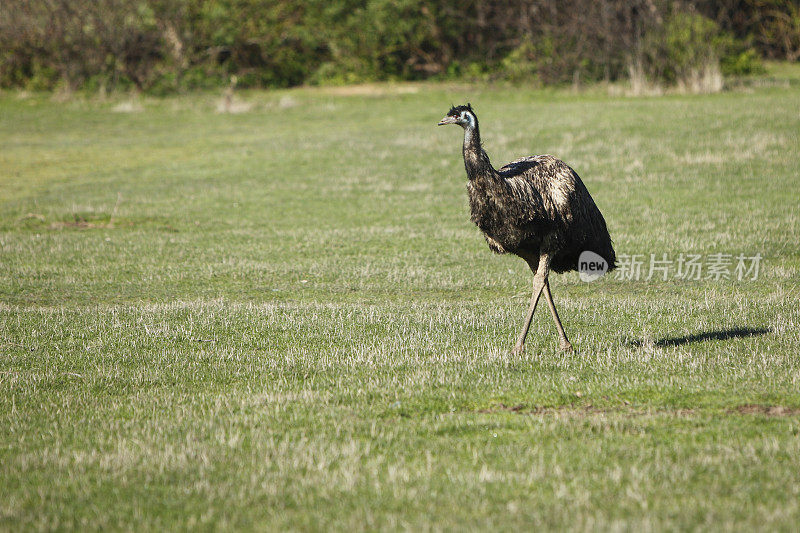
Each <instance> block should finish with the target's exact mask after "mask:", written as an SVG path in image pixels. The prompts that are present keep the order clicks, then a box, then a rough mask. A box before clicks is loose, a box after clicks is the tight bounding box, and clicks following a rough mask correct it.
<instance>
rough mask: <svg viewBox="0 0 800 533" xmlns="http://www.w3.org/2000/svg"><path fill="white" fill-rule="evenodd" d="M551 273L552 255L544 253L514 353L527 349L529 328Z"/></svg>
mask: <svg viewBox="0 0 800 533" xmlns="http://www.w3.org/2000/svg"><path fill="white" fill-rule="evenodd" d="M549 273H550V256H549V255H547V254H542V256H541V257H540V258H539V264H538V266H537V267H536V273H535V274H534V275H533V294H532V295H531V305H530V307H528V316H527V317H525V324H524V325H523V326H522V331H521V332H520V334H519V338H518V339H517V344H516V345H514V349H513V350H511V353H513V354H521V353H522V352H524V351H525V337H527V336H528V330H529V329H530V327H531V321H532V320H533V313H534V312H535V311H536V304H537V303H539V296H541V295H542V289H544V287H545V283H546V282H547V275H548V274H549Z"/></svg>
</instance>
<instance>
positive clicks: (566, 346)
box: [558, 340, 575, 352]
mask: <svg viewBox="0 0 800 533" xmlns="http://www.w3.org/2000/svg"><path fill="white" fill-rule="evenodd" d="M558 347H559V348H561V351H562V352H573V351H575V350H574V349H573V348H572V344H570V342H569V341H568V340H562V341H561V342H560V343H559V346H558Z"/></svg>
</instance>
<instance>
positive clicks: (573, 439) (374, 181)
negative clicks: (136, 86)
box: [0, 67, 800, 531]
mask: <svg viewBox="0 0 800 533" xmlns="http://www.w3.org/2000/svg"><path fill="white" fill-rule="evenodd" d="M796 70H797V69H788V68H787V67H783V70H782V71H781V75H782V76H784V77H785V78H786V79H785V80H784V81H781V80H777V81H775V80H773V81H770V82H764V83H754V84H752V85H749V86H746V87H740V88H737V89H735V90H733V91H729V92H725V93H722V94H717V95H667V96H661V97H647V98H629V97H625V96H608V95H607V94H606V93H605V92H602V91H601V90H599V89H597V90H590V91H587V92H584V93H581V94H574V93H572V92H569V91H534V90H527V89H522V88H513V87H467V86H440V85H411V86H405V85H403V86H376V87H366V88H363V87H362V88H354V89H352V88H351V89H301V90H294V91H283V92H254V93H243V94H241V95H239V99H240V101H239V102H238V104H237V105H238V110H240V111H243V112H241V113H236V114H230V113H219V112H217V110H216V107H217V105H218V102H217V100H218V98H217V97H216V96H215V95H194V96H183V97H175V98H167V99H147V98H142V99H140V100H137V101H134V102H133V103H131V102H126V101H124V100H123V99H122V98H121V97H120V98H116V99H112V100H107V101H100V100H94V99H91V98H89V99H87V98H80V97H77V98H73V99H71V100H68V101H66V102H57V101H54V100H53V99H51V98H49V97H47V96H42V95H21V94H16V93H5V94H0V146H1V147H2V148H0V265H1V266H2V269H0V487H2V488H0V492H1V493H2V497H0V529H2V530H9V531H11V530H13V531H17V530H50V529H79V530H109V529H111V530H117V529H121V530H137V531H138V530H162V529H165V528H169V529H195V528H201V529H212V528H214V529H217V528H237V529H268V530H284V529H293V530H294V529H299V530H331V529H336V530H359V531H360V530H376V529H390V530H412V531H427V530H461V529H464V528H472V529H485V530H489V529H500V530H510V529H522V530H531V529H533V528H548V529H572V530H587V531H594V530H635V531H640V530H674V529H679V530H685V529H689V530H691V529H701V530H731V529H733V530H741V531H752V530H769V531H781V530H783V531H793V530H796V527H797V524H798V523H800V355H799V354H800V331H798V326H800V250H798V241H800V205H799V204H798V196H799V195H800V159H799V158H798V154H799V153H800V140H799V139H798V131H800V91H799V90H798V87H800V85H799V84H798V76H797V72H796ZM466 100H469V101H471V102H472V104H473V106H474V107H475V108H476V110H477V113H478V115H479V117H480V119H481V126H482V137H483V140H484V143H485V146H486V149H487V151H488V153H489V155H490V156H491V157H492V160H493V162H494V163H495V166H499V165H500V164H502V163H505V162H507V161H509V160H511V159H514V158H516V157H519V156H523V155H529V154H536V153H552V154H554V155H556V156H558V157H561V158H562V159H564V160H566V161H567V162H568V163H569V164H570V165H571V166H573V167H574V168H575V169H576V170H577V172H578V173H579V174H580V175H581V176H582V178H583V180H584V182H585V183H586V185H587V187H588V189H589V190H590V192H591V193H592V195H593V197H594V198H595V200H596V202H597V204H598V205H599V207H600V208H601V210H602V211H603V213H604V214H605V217H606V220H607V222H608V225H609V229H610V231H611V234H612V237H613V238H614V240H615V245H616V248H617V252H618V254H625V255H640V256H642V258H643V260H644V267H643V275H642V277H641V278H640V279H639V280H636V279H616V277H615V276H613V275H612V276H607V278H606V279H603V280H602V281H598V282H595V283H583V282H581V281H580V280H579V279H578V276H577V274H575V273H573V274H569V275H564V276H557V277H555V279H554V280H553V291H554V296H555V299H556V301H557V304H558V305H559V308H560V312H561V315H562V319H563V320H564V323H565V327H566V330H567V333H568V335H570V338H571V340H572V342H573V344H574V345H575V347H576V349H577V350H576V352H575V353H572V354H562V353H560V352H559V351H558V350H557V346H558V343H557V337H556V332H555V328H554V326H553V324H552V321H551V319H550V317H549V316H548V315H547V313H546V311H547V309H546V307H545V308H543V309H540V310H539V313H538V314H537V316H536V317H535V319H534V325H533V327H532V330H531V334H530V335H529V337H528V343H527V353H526V354H524V355H522V356H512V355H509V350H510V348H511V347H512V345H513V342H514V340H515V335H516V333H517V332H518V328H519V327H520V325H521V322H522V319H523V315H524V311H525V307H526V305H527V300H528V298H529V290H530V285H531V281H532V276H531V274H530V272H529V271H526V268H527V267H526V266H525V265H524V263H523V262H522V261H521V260H519V259H517V258H514V257H507V256H502V257H501V256H495V255H493V254H492V253H491V252H490V251H489V250H488V248H487V246H486V244H485V243H484V241H483V239H482V237H481V236H480V234H479V232H478V230H477V229H476V228H475V227H474V226H472V225H471V223H470V222H469V213H468V208H467V199H466V192H465V175H464V168H463V163H462V160H461V135H460V130H459V131H457V130H456V128H437V127H436V126H435V124H436V122H437V120H438V119H439V118H441V116H442V115H443V114H444V113H445V112H446V111H447V109H448V108H449V106H450V104H451V103H461V102H462V101H466ZM651 253H652V254H656V255H657V257H658V258H661V257H662V254H667V257H668V258H670V259H671V260H677V258H678V257H679V256H680V254H685V255H687V256H688V255H689V254H696V255H700V256H701V257H702V258H703V261H706V263H707V262H708V258H709V256H711V255H712V254H719V253H723V254H731V256H732V257H733V258H735V257H736V256H737V255H738V254H744V255H745V256H747V257H753V256H756V254H760V255H761V257H762V258H763V259H762V260H761V263H760V271H759V274H758V276H757V279H755V280H752V279H750V277H752V276H748V277H747V278H746V279H742V280H738V279H736V276H734V275H732V276H731V277H732V279H719V280H716V279H705V275H706V273H707V271H704V272H703V274H702V276H701V279H700V280H689V279H682V278H675V277H674V276H672V272H670V279H668V280H667V281H663V280H662V279H661V277H660V275H656V276H654V277H653V278H651V279H650V280H647V279H645V278H646V277H647V276H646V274H647V271H648V268H649V261H650V259H649V258H650V254H651ZM734 263H735V259H734ZM707 266H708V265H707V264H706V267H707ZM732 270H733V265H732V266H731V271H732Z"/></svg>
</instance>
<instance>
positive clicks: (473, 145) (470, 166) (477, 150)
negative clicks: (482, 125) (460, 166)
mask: <svg viewBox="0 0 800 533" xmlns="http://www.w3.org/2000/svg"><path fill="white" fill-rule="evenodd" d="M464 167H465V168H466V170H467V177H468V178H469V179H470V181H473V180H475V179H477V178H479V177H481V176H483V175H486V174H487V173H491V172H492V165H491V163H490V162H489V156H488V155H486V152H484V151H483V147H482V146H481V134H480V130H479V129H478V125H477V124H475V126H474V127H472V126H467V127H466V128H464Z"/></svg>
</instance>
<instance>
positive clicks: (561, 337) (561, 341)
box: [544, 277, 572, 352]
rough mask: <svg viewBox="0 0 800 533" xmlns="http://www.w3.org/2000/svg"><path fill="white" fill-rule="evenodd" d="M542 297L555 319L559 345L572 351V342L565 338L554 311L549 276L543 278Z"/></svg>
mask: <svg viewBox="0 0 800 533" xmlns="http://www.w3.org/2000/svg"><path fill="white" fill-rule="evenodd" d="M544 299H545V300H547V306H548V307H549V308H550V313H551V314H552V315H553V320H555V321H556V329H558V343H559V347H560V348H561V349H562V350H563V351H565V352H571V351H572V344H570V342H569V341H568V340H567V334H566V333H564V326H562V325H561V319H560V318H558V311H556V304H555V303H553V295H552V294H551V293H550V278H549V277H548V278H547V279H545V280H544Z"/></svg>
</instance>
